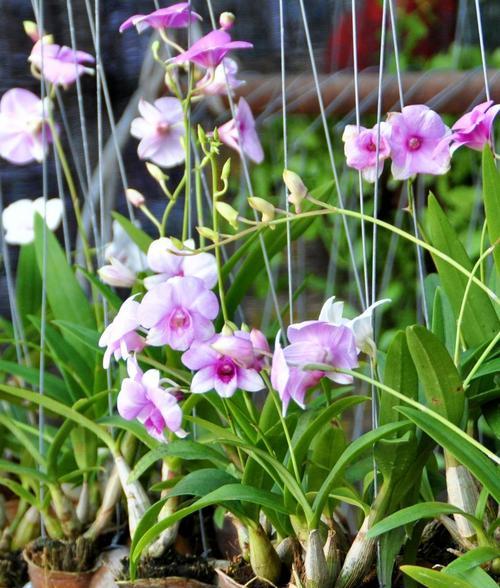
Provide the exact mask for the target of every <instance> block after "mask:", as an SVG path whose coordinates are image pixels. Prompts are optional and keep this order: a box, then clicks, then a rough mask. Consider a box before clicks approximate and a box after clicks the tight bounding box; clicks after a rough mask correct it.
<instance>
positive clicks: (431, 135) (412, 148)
mask: <svg viewBox="0 0 500 588" xmlns="http://www.w3.org/2000/svg"><path fill="white" fill-rule="evenodd" d="M388 122H389V124H390V126H391V136H390V145H391V154H392V175H393V176H394V178H395V179H396V180H407V179H409V178H411V177H412V176H414V175H415V174H432V175H442V174H445V173H446V172H447V171H448V170H449V169H450V160H451V152H450V146H449V141H447V140H446V139H447V137H448V136H449V135H450V130H449V129H448V127H447V126H446V125H445V124H444V122H443V121H442V119H441V117H440V116H439V114H437V113H436V112H434V111H433V110H431V109H430V108H429V107H428V106H425V105H423V104H415V105H412V106H405V107H404V108H403V110H402V111H401V112H392V113H390V114H389V117H388Z"/></svg>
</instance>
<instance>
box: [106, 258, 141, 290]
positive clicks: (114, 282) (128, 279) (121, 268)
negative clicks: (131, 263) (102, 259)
mask: <svg viewBox="0 0 500 588" xmlns="http://www.w3.org/2000/svg"><path fill="white" fill-rule="evenodd" d="M109 262H110V263H109V265H103V266H102V267H101V268H99V269H98V270H97V273H98V274H99V277H100V278H101V280H102V281H103V282H104V283H105V284H108V285H109V286H115V287H117V288H131V287H132V286H133V285H134V283H135V273H134V272H133V271H132V270H130V269H129V268H128V267H127V266H126V265H124V264H123V263H122V262H121V261H118V259H116V258H114V257H110V259H109Z"/></svg>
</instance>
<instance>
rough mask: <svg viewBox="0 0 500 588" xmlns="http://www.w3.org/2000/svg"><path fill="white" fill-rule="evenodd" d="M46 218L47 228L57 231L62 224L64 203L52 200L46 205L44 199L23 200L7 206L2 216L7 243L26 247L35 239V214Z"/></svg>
mask: <svg viewBox="0 0 500 588" xmlns="http://www.w3.org/2000/svg"><path fill="white" fill-rule="evenodd" d="M37 213H38V214H40V215H41V216H42V217H44V218H45V222H46V223H47V227H48V228H49V229H50V230H51V231H55V230H56V229H57V228H58V227H59V225H60V224H61V219H62V215H63V203H62V201H61V200H60V199H59V198H51V199H49V200H47V202H46V204H44V199H43V198H37V199H36V200H28V199H27V198H22V199H21V200H17V201H16V202H13V203H12V204H9V206H7V207H6V208H5V209H4V211H3V214H2V225H3V228H4V229H5V241H6V242H7V243H9V244H10V245H25V244H27V243H32V242H33V240H34V239H35V214H37Z"/></svg>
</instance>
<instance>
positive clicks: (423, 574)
mask: <svg viewBox="0 0 500 588" xmlns="http://www.w3.org/2000/svg"><path fill="white" fill-rule="evenodd" d="M400 570H401V571H402V572H404V573H405V574H406V575H407V576H410V578H413V579H414V580H417V582H420V584H422V585H423V586H426V588H478V587H477V586H475V585H474V584H470V583H469V582H467V581H465V580H462V579H460V578H454V577H453V576H450V575H449V574H447V573H446V572H444V571H443V572H438V571H436V570H430V569H429V568H421V567H419V566H401V568H400Z"/></svg>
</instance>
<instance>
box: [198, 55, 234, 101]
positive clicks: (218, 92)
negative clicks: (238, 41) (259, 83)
mask: <svg viewBox="0 0 500 588" xmlns="http://www.w3.org/2000/svg"><path fill="white" fill-rule="evenodd" d="M237 75H238V64H237V63H236V61H235V60H234V59H231V58H230V57H225V58H224V59H223V60H222V62H221V63H220V64H219V65H218V66H217V67H216V68H215V70H207V72H206V73H205V75H204V76H203V77H202V78H201V80H199V81H198V82H197V84H196V89H197V90H198V92H200V93H201V94H205V95H206V96H225V95H226V94H227V93H228V88H229V92H230V93H231V96H232V95H233V94H234V90H236V88H239V87H240V86H243V85H244V84H245V81H244V80H238V78H237V77H236V76H237Z"/></svg>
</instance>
